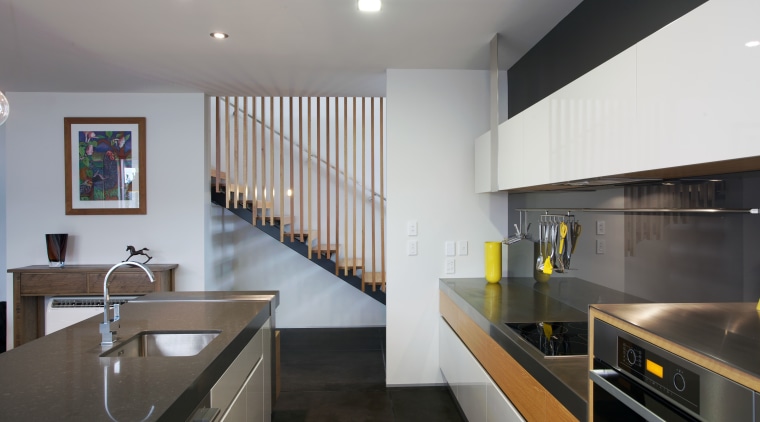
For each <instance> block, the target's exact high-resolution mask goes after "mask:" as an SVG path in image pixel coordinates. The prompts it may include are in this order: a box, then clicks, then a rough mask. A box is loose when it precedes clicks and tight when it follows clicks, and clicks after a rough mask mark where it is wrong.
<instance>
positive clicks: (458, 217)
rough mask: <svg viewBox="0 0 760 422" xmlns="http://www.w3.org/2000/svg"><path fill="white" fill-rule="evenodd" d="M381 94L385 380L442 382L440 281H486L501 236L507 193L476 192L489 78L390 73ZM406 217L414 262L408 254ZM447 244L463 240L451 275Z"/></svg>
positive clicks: (486, 124)
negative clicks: (490, 250) (464, 251)
mask: <svg viewBox="0 0 760 422" xmlns="http://www.w3.org/2000/svg"><path fill="white" fill-rule="evenodd" d="M387 98H388V120H387V130H388V149H387V151H388V153H387V154H388V157H387V166H388V176H387V179H388V183H387V186H388V224H387V227H388V229H387V230H388V242H387V247H388V258H387V259H388V261H387V265H388V266H387V268H388V275H387V284H388V290H387V325H386V327H387V328H386V329H387V331H386V338H387V345H386V347H387V375H386V383H387V384H388V385H411V384H438V383H442V382H443V380H442V377H441V375H440V370H439V365H438V318H439V310H438V280H439V278H448V277H483V276H484V264H483V262H484V257H483V249H484V247H483V242H485V241H489V240H502V238H503V237H505V236H506V235H507V231H506V221H507V203H506V194H502V193H496V194H475V193H473V192H474V191H475V181H474V143H473V142H474V139H475V138H476V137H477V136H478V135H480V134H481V133H483V132H485V131H487V130H488V127H489V73H488V72H487V71H453V70H440V71H438V70H395V69H394V70H389V71H388V79H387ZM411 220H414V221H417V222H418V233H419V234H418V236H417V237H416V239H417V241H418V252H419V254H418V255H417V256H406V243H407V241H408V240H409V237H408V236H407V235H406V224H407V222H408V221H411ZM447 240H455V241H456V240H466V241H468V242H469V254H468V255H467V256H457V257H456V273H455V274H453V275H447V274H444V259H445V256H444V242H445V241H447ZM504 262H506V253H505V254H504ZM503 271H504V274H506V264H504V266H503ZM483 283H485V279H484V281H483Z"/></svg>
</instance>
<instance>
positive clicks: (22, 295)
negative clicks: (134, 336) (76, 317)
mask: <svg viewBox="0 0 760 422" xmlns="http://www.w3.org/2000/svg"><path fill="white" fill-rule="evenodd" d="M112 266H113V265H105V264H104V265H69V266H66V267H63V268H51V267H48V266H47V265H31V266H28V267H21V268H12V269H9V270H8V272H9V273H12V274H13V345H14V347H18V346H20V345H22V344H24V343H26V342H29V341H32V340H34V339H36V338H39V337H42V336H44V335H45V296H102V295H103V281H104V279H105V276H106V273H107V272H108V270H109V269H110V268H111V267H112ZM147 267H148V268H150V270H151V271H152V272H153V274H154V275H155V279H156V280H155V282H154V283H151V282H150V280H149V279H148V275H147V274H145V272H144V271H143V270H142V269H140V268H136V267H126V266H125V267H121V268H119V269H117V270H116V271H114V272H113V273H112V274H111V278H110V281H109V283H108V291H109V293H110V294H111V295H133V296H141V295H144V294H147V293H152V292H167V291H174V273H175V271H176V269H177V264H148V265H147Z"/></svg>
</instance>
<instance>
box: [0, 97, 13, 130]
mask: <svg viewBox="0 0 760 422" xmlns="http://www.w3.org/2000/svg"><path fill="white" fill-rule="evenodd" d="M10 112H11V110H10V104H9V103H8V98H7V97H6V96H5V94H4V93H3V91H0V126H2V125H3V123H5V121H6V120H8V114H9V113H10Z"/></svg>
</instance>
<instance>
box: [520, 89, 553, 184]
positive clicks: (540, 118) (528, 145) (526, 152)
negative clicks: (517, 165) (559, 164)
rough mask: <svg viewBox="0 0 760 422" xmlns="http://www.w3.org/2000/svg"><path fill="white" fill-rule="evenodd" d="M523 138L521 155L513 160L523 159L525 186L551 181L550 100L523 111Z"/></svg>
mask: <svg viewBox="0 0 760 422" xmlns="http://www.w3.org/2000/svg"><path fill="white" fill-rule="evenodd" d="M520 115H521V116H522V117H521V118H522V119H523V122H524V123H523V140H522V143H521V145H520V147H521V150H520V153H519V156H517V157H513V159H514V160H513V161H522V162H523V163H524V164H523V171H522V178H523V186H536V185H543V184H546V183H551V182H552V181H553V179H552V174H551V171H552V163H553V154H554V153H555V151H554V150H552V145H551V142H550V139H549V133H550V131H549V102H548V101H547V100H542V101H539V102H537V103H536V104H533V105H532V106H530V108H528V109H526V110H525V111H523V112H522V113H520Z"/></svg>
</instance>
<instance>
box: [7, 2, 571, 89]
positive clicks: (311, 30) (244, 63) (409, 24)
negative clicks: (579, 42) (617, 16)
mask: <svg viewBox="0 0 760 422" xmlns="http://www.w3.org/2000/svg"><path fill="white" fill-rule="evenodd" d="M580 1H581V0H384V1H383V9H382V11H381V12H379V13H376V14H365V13H361V12H359V11H358V10H357V8H356V4H355V0H127V1H116V0H65V1H61V0H0V90H2V91H11V92H159V93H163V92H204V93H207V94H209V95H263V96H306V95H313V96H332V95H335V96H383V95H385V72H386V69H482V70H486V69H488V68H489V43H490V41H491V39H492V38H493V36H494V34H496V33H499V34H500V35H501V37H500V53H499V54H500V62H501V66H502V68H503V69H506V68H508V67H509V66H511V65H512V64H513V63H514V62H515V61H516V60H517V59H519V58H520V57H521V56H522V55H523V54H524V53H525V52H526V51H527V50H528V49H530V47H532V46H533V45H534V44H535V43H536V42H538V41H539V40H540V39H541V38H542V37H543V35H544V34H546V33H547V32H548V31H549V30H550V29H551V28H553V27H554V26H555V25H556V24H557V23H558V22H559V21H560V20H561V19H562V18H563V17H564V16H566V15H567V14H568V13H569V12H570V11H571V10H572V9H573V8H575V6H577V5H578V4H579V3H580ZM212 31H222V32H226V33H228V34H229V35H230V37H229V38H228V39H226V40H223V41H218V40H214V39H212V38H211V37H210V36H209V34H210V33H211V32H212Z"/></svg>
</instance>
